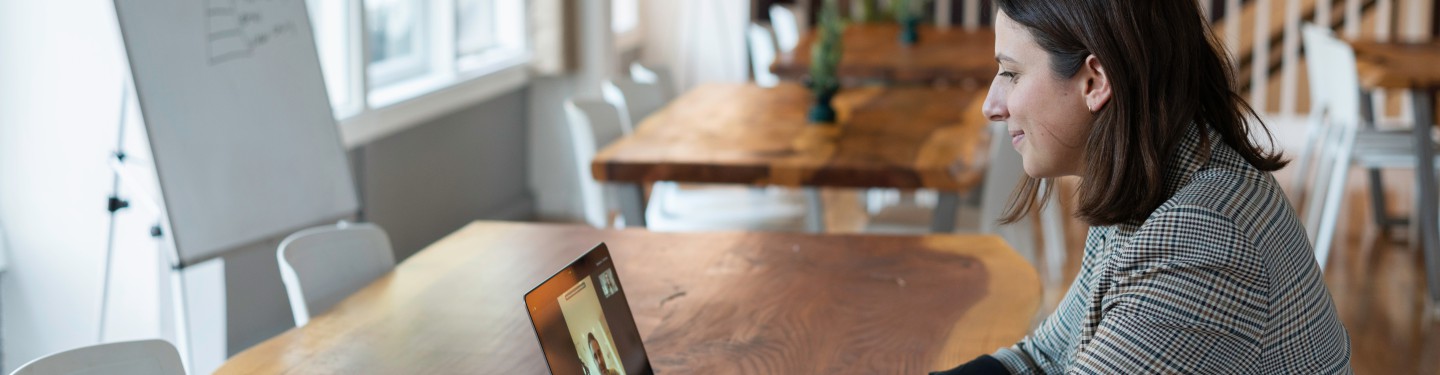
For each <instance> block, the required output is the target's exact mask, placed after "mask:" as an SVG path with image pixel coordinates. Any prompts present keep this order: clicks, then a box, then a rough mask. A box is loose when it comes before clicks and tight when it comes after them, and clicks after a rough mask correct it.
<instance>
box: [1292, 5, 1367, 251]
mask: <svg viewBox="0 0 1440 375" xmlns="http://www.w3.org/2000/svg"><path fill="white" fill-rule="evenodd" d="M1302 32H1303V38H1304V43H1305V63H1306V65H1307V66H1306V70H1307V74H1308V77H1307V78H1308V80H1309V83H1310V103H1311V104H1310V108H1311V109H1310V115H1309V119H1308V122H1309V124H1308V125H1307V127H1308V129H1307V131H1306V132H1307V137H1306V142H1305V145H1304V148H1303V149H1302V151H1301V153H1300V155H1299V156H1298V157H1297V158H1296V159H1297V161H1298V163H1296V166H1295V167H1294V168H1296V169H1295V171H1296V174H1295V176H1296V177H1295V185H1293V186H1292V189H1291V192H1292V194H1293V196H1292V198H1294V200H1296V202H1295V203H1297V206H1301V207H1304V212H1303V214H1304V217H1305V229H1306V232H1307V234H1308V235H1309V237H1310V241H1311V243H1312V244H1314V247H1315V253H1316V257H1317V258H1318V261H1320V264H1321V265H1324V264H1325V260H1326V259H1327V258H1328V257H1329V250H1330V245H1331V241H1332V240H1333V238H1331V237H1333V236H1331V234H1332V233H1329V232H1328V231H1325V230H1322V229H1323V228H1329V227H1333V226H1334V223H1335V222H1336V220H1338V217H1339V210H1340V207H1339V203H1340V200H1341V196H1342V194H1343V192H1344V189H1345V187H1344V185H1345V181H1344V179H1345V173H1344V171H1345V168H1349V167H1350V153H1351V149H1352V148H1353V146H1354V142H1355V136H1356V133H1357V132H1358V131H1359V128H1360V124H1361V123H1362V122H1363V121H1364V118H1363V116H1362V113H1361V91H1360V78H1359V73H1358V71H1357V70H1356V63H1355V51H1354V49H1352V48H1351V47H1350V45H1349V44H1348V43H1345V41H1343V40H1340V39H1339V38H1336V37H1335V34H1334V32H1332V31H1331V30H1329V29H1327V28H1325V27H1321V26H1316V25H1313V24H1306V25H1305V26H1304V27H1303V31H1302ZM1312 154H1313V155H1312ZM1312 171H1313V172H1312Z"/></svg>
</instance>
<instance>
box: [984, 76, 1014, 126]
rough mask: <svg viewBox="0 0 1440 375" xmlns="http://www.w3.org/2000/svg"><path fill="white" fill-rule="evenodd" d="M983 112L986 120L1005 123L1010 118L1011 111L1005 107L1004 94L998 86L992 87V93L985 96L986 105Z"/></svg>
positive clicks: (992, 85)
mask: <svg viewBox="0 0 1440 375" xmlns="http://www.w3.org/2000/svg"><path fill="white" fill-rule="evenodd" d="M982 111H983V112H985V118H988V119H990V121H1005V119H1007V118H1010V109H1009V108H1006V107H1005V95H1004V92H1002V89H1001V88H1000V87H999V86H998V85H995V84H991V85H990V92H989V93H987V94H985V105H984V107H983V109H982Z"/></svg>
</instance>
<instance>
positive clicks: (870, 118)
mask: <svg viewBox="0 0 1440 375" xmlns="http://www.w3.org/2000/svg"><path fill="white" fill-rule="evenodd" d="M983 100H984V96H983V93H982V92H977V91H975V90H963V89H958V88H947V89H935V88H925V87H900V88H882V87H864V88H854V89H845V90H842V91H841V93H840V94H839V95H837V97H836V98H835V108H836V112H837V113H838V114H839V115H838V120H837V121H836V122H837V124H834V125H814V124H810V123H809V122H808V121H807V120H806V111H807V110H808V109H809V107H810V104H811V101H812V100H811V98H810V93H809V91H807V90H806V89H805V88H803V87H801V86H799V85H798V84H794V83H782V84H781V85H779V86H777V87H773V88H762V87H759V86H755V85H753V84H709V85H702V86H699V87H696V88H695V89H693V90H691V91H690V92H687V93H685V95H683V96H681V97H680V98H678V99H676V100H675V101H674V102H672V103H670V104H669V105H668V106H666V107H665V108H662V109H661V110H660V111H658V112H656V113H655V114H653V115H651V116H650V117H648V118H646V119H645V120H644V122H642V123H641V124H640V126H639V127H638V128H637V129H636V131H635V133H634V134H631V135H629V136H626V137H624V138H621V139H620V140H619V141H617V142H615V143H614V144H611V145H610V146H608V147H606V148H605V149H604V150H601V151H600V153H599V154H598V155H596V156H595V159H594V161H593V163H592V164H591V172H592V175H594V177H595V179H596V180H600V181H605V182H609V183H614V184H617V185H618V186H619V187H620V188H621V189H619V190H620V191H621V197H620V198H621V199H620V201H621V205H622V207H621V213H622V214H623V215H624V216H625V223H626V225H639V226H644V225H645V215H644V213H645V206H644V203H645V199H644V196H643V194H642V189H641V188H640V186H642V185H643V184H649V183H652V182H655V181H678V182H699V183H735V184H752V185H779V186H788V187H806V188H808V189H807V191H809V192H811V194H812V195H813V194H814V191H815V190H814V187H855V188H901V189H915V188H929V189H934V190H937V191H939V192H940V201H939V203H938V204H937V207H936V210H935V214H934V217H935V221H934V222H933V223H932V225H931V227H932V228H931V229H932V230H934V231H936V232H942V233H943V232H951V231H954V228H955V211H956V209H957V207H958V204H959V203H958V202H959V198H958V192H962V191H965V190H968V189H970V188H972V187H974V186H975V185H976V184H978V183H979V182H980V180H981V179H982V177H983V171H984V166H985V163H986V160H985V158H986V157H987V155H988V153H987V151H988V150H989V142H990V135H989V132H987V131H986V126H987V125H988V124H989V121H988V120H986V119H985V118H984V115H983V114H982V113H981V111H980V108H981V106H982V105H983ZM816 200H817V199H811V201H812V202H813V201H816ZM812 229H814V228H812Z"/></svg>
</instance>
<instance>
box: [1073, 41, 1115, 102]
mask: <svg viewBox="0 0 1440 375" xmlns="http://www.w3.org/2000/svg"><path fill="white" fill-rule="evenodd" d="M1080 74H1081V75H1082V81H1081V82H1082V84H1083V87H1081V94H1082V95H1084V96H1085V107H1086V108H1089V109H1090V113H1095V112H1099V111H1100V110H1101V109H1103V108H1105V104H1106V103H1109V102H1110V95H1111V91H1110V76H1109V75H1106V73H1105V67H1104V66H1101V65H1100V58H1098V57H1095V55H1090V56H1089V57H1086V58H1085V66H1083V67H1081V68H1080Z"/></svg>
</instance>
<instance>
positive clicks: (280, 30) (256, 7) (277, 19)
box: [205, 0, 299, 66]
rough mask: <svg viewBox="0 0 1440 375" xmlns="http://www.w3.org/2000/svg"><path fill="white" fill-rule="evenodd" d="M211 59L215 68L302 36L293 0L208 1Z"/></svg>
mask: <svg viewBox="0 0 1440 375" xmlns="http://www.w3.org/2000/svg"><path fill="white" fill-rule="evenodd" d="M206 1H207V2H208V3H207V4H208V5H207V6H206V7H205V23H206V28H207V29H208V32H209V35H208V37H209V48H208V49H207V50H208V51H209V54H210V56H209V60H210V65H211V66H215V65H219V64H223V63H225V62H228V61H233V60H238V59H244V58H247V57H250V56H251V55H252V54H254V53H255V51H257V50H259V49H262V48H265V46H266V45H267V44H270V43H274V42H275V41H277V40H280V39H283V38H289V37H295V36H297V35H299V33H298V32H297V31H298V30H296V28H297V27H299V26H298V24H297V23H296V22H295V20H293V19H291V18H289V17H293V16H294V15H293V13H294V12H293V11H291V12H287V11H288V10H290V9H289V8H288V7H289V6H290V3H291V1H294V0H206Z"/></svg>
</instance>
